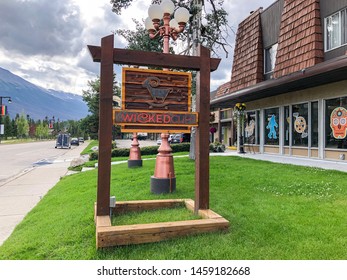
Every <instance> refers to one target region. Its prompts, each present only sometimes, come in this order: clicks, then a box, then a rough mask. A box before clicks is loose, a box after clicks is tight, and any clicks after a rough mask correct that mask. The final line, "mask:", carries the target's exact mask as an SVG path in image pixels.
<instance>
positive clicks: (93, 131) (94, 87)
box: [81, 74, 121, 139]
mask: <svg viewBox="0 0 347 280" xmlns="http://www.w3.org/2000/svg"><path fill="white" fill-rule="evenodd" d="M88 87H89V88H88V89H87V90H84V91H83V100H84V102H86V104H87V106H88V109H89V112H90V113H91V114H90V115H88V116H87V117H86V118H84V119H82V120H81V129H82V130H84V131H85V132H86V134H87V135H89V136H90V137H91V138H92V139H97V138H98V131H99V99H100V98H99V96H100V95H99V92H100V78H97V79H95V80H92V81H88ZM113 95H116V96H119V97H120V96H121V89H120V87H119V86H118V83H117V81H116V75H115V74H114V75H113Z"/></svg>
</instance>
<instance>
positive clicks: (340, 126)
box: [330, 107, 347, 139]
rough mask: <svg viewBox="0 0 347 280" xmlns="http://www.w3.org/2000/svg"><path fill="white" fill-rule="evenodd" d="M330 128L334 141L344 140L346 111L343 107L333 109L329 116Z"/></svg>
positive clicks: (346, 123)
mask: <svg viewBox="0 0 347 280" xmlns="http://www.w3.org/2000/svg"><path fill="white" fill-rule="evenodd" d="M330 127H331V130H332V132H333V136H334V138H335V139H344V138H346V133H347V110H346V108H344V107H337V108H335V109H334V110H333V111H332V112H331V115H330Z"/></svg>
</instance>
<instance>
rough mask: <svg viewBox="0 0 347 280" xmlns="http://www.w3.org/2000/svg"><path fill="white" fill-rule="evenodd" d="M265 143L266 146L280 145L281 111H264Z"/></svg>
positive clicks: (276, 109) (273, 109)
mask: <svg viewBox="0 0 347 280" xmlns="http://www.w3.org/2000/svg"><path fill="white" fill-rule="evenodd" d="M264 113H265V114H264V117H265V119H264V123H265V133H264V138H265V139H264V143H265V145H278V144H279V109H278V108H272V109H265V110H264Z"/></svg>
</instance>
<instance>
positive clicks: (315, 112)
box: [311, 101, 318, 147]
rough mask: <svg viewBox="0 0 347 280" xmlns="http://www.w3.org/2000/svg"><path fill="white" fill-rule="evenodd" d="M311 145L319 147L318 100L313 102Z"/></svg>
mask: <svg viewBox="0 0 347 280" xmlns="http://www.w3.org/2000/svg"><path fill="white" fill-rule="evenodd" d="M311 147H318V102H317V101H316V102H312V103H311Z"/></svg>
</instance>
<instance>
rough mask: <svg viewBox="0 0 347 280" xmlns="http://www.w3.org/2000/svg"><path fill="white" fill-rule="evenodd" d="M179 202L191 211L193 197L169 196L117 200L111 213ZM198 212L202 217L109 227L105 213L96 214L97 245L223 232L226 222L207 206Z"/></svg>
mask: <svg viewBox="0 0 347 280" xmlns="http://www.w3.org/2000/svg"><path fill="white" fill-rule="evenodd" d="M182 205H183V206H184V205H185V206H186V207H187V209H189V210H190V211H192V212H194V201H193V200H191V199H169V200H143V201H128V202H117V204H116V207H115V209H114V211H113V213H117V214H119V213H125V212H129V211H144V210H155V209H163V208H172V207H177V206H182ZM118 211H119V212H118ZM198 215H199V216H201V217H202V219H199V220H189V221H176V222H164V223H151V224H136V225H123V226H111V219H110V217H109V216H96V243H97V248H104V247H111V246H118V245H129V244H141V243H152V242H159V241H163V240H168V239H171V238H175V237H179V236H186V235H192V234H200V233H207V232H215V231H227V230H228V228H229V221H228V220H226V219H224V218H223V217H222V216H220V215H218V214H217V213H215V212H213V211H212V210H210V209H207V210H200V211H199V213H198Z"/></svg>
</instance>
